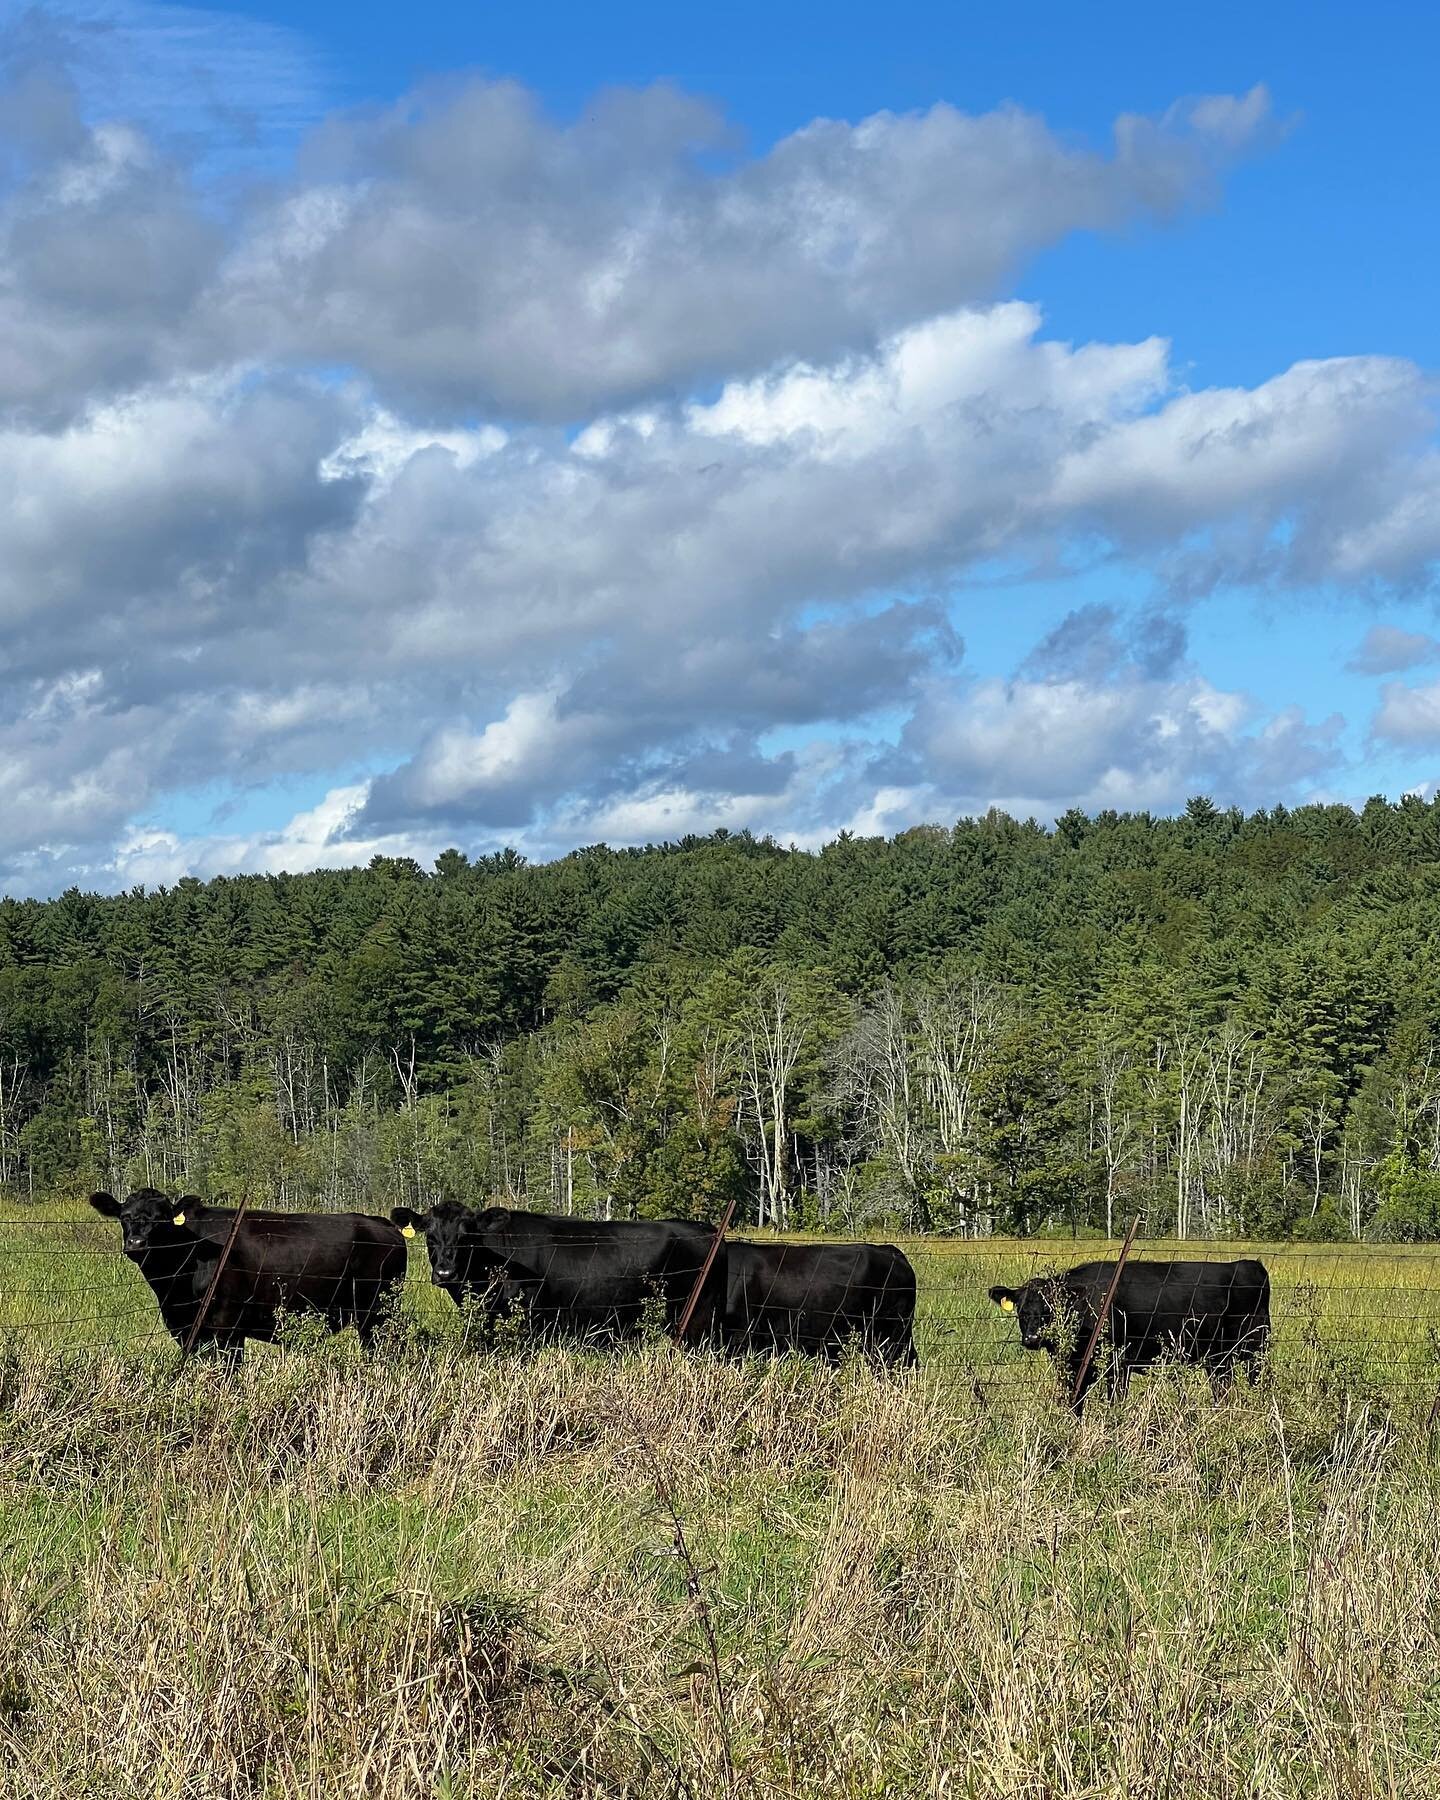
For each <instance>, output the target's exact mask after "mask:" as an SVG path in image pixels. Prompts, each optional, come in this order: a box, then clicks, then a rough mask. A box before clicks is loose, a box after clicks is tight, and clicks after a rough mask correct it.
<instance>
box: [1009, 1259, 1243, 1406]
mask: <svg viewBox="0 0 1440 1800" xmlns="http://www.w3.org/2000/svg"><path fill="white" fill-rule="evenodd" d="M1114 1275H1115V1264H1114V1263H1113V1262H1091V1263H1081V1264H1080V1266H1079V1267H1078V1268H1074V1269H1068V1270H1066V1271H1065V1272H1064V1273H1063V1274H1059V1275H1041V1276H1037V1277H1036V1278H1035V1279H1034V1280H1032V1281H1027V1282H1026V1283H1025V1284H1024V1286H1023V1287H1018V1288H1007V1287H992V1288H991V1289H990V1298H991V1299H992V1300H993V1301H995V1303H996V1304H997V1305H998V1306H1000V1307H1001V1308H1003V1310H1004V1311H1006V1312H1013V1313H1014V1314H1015V1315H1016V1320H1017V1322H1018V1324H1019V1326H1020V1342H1021V1343H1022V1344H1023V1345H1024V1346H1025V1348H1026V1349H1027V1350H1048V1351H1049V1352H1050V1354H1051V1355H1052V1356H1053V1357H1054V1358H1055V1361H1056V1365H1057V1368H1058V1369H1059V1370H1060V1371H1061V1372H1062V1375H1063V1378H1064V1382H1065V1392H1066V1395H1067V1397H1068V1396H1069V1395H1070V1394H1071V1393H1072V1392H1073V1391H1074V1387H1075V1379H1076V1377H1077V1375H1078V1374H1079V1373H1080V1364H1081V1361H1082V1359H1083V1358H1084V1355H1085V1348H1086V1346H1087V1345H1088V1343H1089V1342H1090V1335H1091V1333H1092V1332H1093V1331H1094V1329H1095V1321H1096V1319H1097V1318H1098V1317H1099V1314H1100V1308H1101V1306H1102V1305H1103V1304H1104V1299H1105V1293H1106V1290H1107V1289H1108V1288H1109V1286H1110V1283H1111V1281H1112V1279H1113V1278H1114ZM1269 1341H1270V1277H1269V1275H1268V1274H1267V1273H1266V1270H1265V1265H1264V1263H1260V1262H1256V1261H1254V1259H1253V1258H1250V1257H1245V1258H1242V1259H1241V1260H1240V1261H1238V1262H1133V1263H1127V1264H1126V1266H1125V1269H1124V1271H1123V1272H1122V1274H1121V1276H1120V1282H1119V1285H1118V1286H1117V1288H1116V1290H1115V1299H1114V1301H1113V1302H1112V1304H1111V1307H1110V1315H1109V1317H1108V1319H1107V1320H1106V1323H1105V1330H1104V1332H1103V1333H1102V1335H1101V1340H1100V1342H1099V1343H1098V1344H1097V1345H1096V1349H1095V1356H1094V1358H1093V1359H1092V1361H1091V1363H1090V1367H1089V1369H1088V1370H1087V1371H1086V1375H1085V1381H1084V1385H1083V1386H1082V1388H1081V1390H1080V1392H1079V1394H1078V1395H1076V1396H1075V1399H1074V1402H1073V1404H1074V1407H1075V1411H1076V1412H1077V1413H1079V1412H1080V1410H1081V1408H1082V1406H1083V1405H1084V1402H1085V1394H1086V1391H1087V1390H1088V1389H1089V1388H1090V1386H1091V1384H1092V1383H1093V1382H1094V1381H1095V1380H1096V1378H1097V1376H1098V1374H1099V1367H1098V1365H1099V1364H1100V1363H1101V1362H1103V1363H1104V1364H1105V1366H1106V1369H1107V1374H1108V1384H1109V1390H1110V1395H1111V1398H1112V1399H1113V1398H1114V1397H1115V1395H1116V1394H1119V1393H1123V1392H1124V1391H1125V1389H1126V1387H1127V1386H1128V1385H1129V1381H1130V1376H1131V1374H1132V1373H1133V1372H1134V1371H1135V1370H1136V1369H1145V1368H1149V1367H1150V1366H1151V1365H1152V1364H1153V1363H1156V1362H1158V1361H1160V1360H1161V1358H1163V1357H1174V1358H1177V1359H1178V1360H1180V1361H1182V1362H1188V1363H1195V1364H1198V1365H1200V1366H1201V1367H1203V1368H1205V1369H1206V1370H1207V1371H1208V1372H1209V1375H1210V1379H1211V1382H1212V1384H1213V1385H1214V1387H1215V1388H1216V1390H1217V1391H1218V1390H1219V1389H1220V1387H1221V1386H1223V1385H1224V1384H1225V1383H1226V1382H1228V1381H1229V1380H1230V1378H1231V1376H1232V1375H1233V1374H1234V1373H1235V1370H1236V1368H1237V1367H1240V1368H1243V1369H1244V1370H1245V1373H1246V1375H1247V1377H1249V1378H1250V1379H1252V1380H1253V1379H1254V1375H1255V1369H1256V1365H1257V1363H1258V1362H1259V1359H1260V1358H1261V1356H1262V1355H1263V1354H1264V1352H1265V1348H1266V1345H1267V1344H1268V1343H1269Z"/></svg>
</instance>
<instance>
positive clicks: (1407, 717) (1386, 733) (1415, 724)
mask: <svg viewBox="0 0 1440 1800" xmlns="http://www.w3.org/2000/svg"><path fill="white" fill-rule="evenodd" d="M1370 729H1371V731H1372V733H1373V734H1374V736H1375V737H1377V738H1380V739H1382V740H1384V742H1386V743H1389V744H1399V745H1402V746H1404V747H1406V748H1410V749H1428V748H1430V747H1431V746H1433V745H1435V744H1440V681H1432V682H1428V683H1426V684H1425V685H1423V686H1421V687H1407V686H1406V685H1405V683H1404V682H1402V681H1387V682H1386V683H1385V685H1384V686H1383V687H1382V688H1381V690H1380V705H1379V706H1378V707H1377V708H1376V712H1375V717H1374V720H1373V721H1372V723H1371V727H1370Z"/></svg>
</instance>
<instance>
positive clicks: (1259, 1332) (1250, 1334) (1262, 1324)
mask: <svg viewBox="0 0 1440 1800" xmlns="http://www.w3.org/2000/svg"><path fill="white" fill-rule="evenodd" d="M1253 1266H1254V1267H1255V1268H1256V1269H1257V1270H1258V1271H1259V1275H1260V1279H1259V1281H1258V1282H1257V1283H1256V1284H1255V1304H1254V1306H1253V1307H1252V1308H1251V1310H1250V1314H1249V1317H1248V1318H1247V1319H1246V1321H1245V1323H1244V1325H1243V1326H1242V1327H1241V1331H1240V1338H1239V1342H1238V1343H1237V1344H1236V1346H1235V1352H1236V1356H1237V1357H1238V1359H1239V1361H1240V1362H1241V1363H1243V1364H1244V1367H1245V1372H1246V1374H1247V1375H1248V1376H1249V1377H1250V1379H1251V1380H1252V1381H1253V1380H1254V1379H1255V1375H1256V1372H1257V1370H1258V1368H1259V1365H1260V1363H1261V1362H1262V1361H1263V1360H1264V1358H1265V1354H1266V1352H1267V1351H1268V1350H1269V1348H1270V1271H1269V1270H1268V1269H1267V1268H1266V1267H1265V1265H1264V1263H1262V1262H1255V1263H1254V1264H1253Z"/></svg>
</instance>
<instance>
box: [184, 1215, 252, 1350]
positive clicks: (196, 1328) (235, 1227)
mask: <svg viewBox="0 0 1440 1800" xmlns="http://www.w3.org/2000/svg"><path fill="white" fill-rule="evenodd" d="M249 1204H250V1197H249V1195H248V1194H242V1195H241V1198H240V1204H239V1205H238V1206H237V1207H236V1208H235V1217H234V1219H233V1221H232V1222H231V1225H230V1235H229V1237H227V1238H226V1240H225V1246H224V1248H223V1249H222V1250H221V1252H220V1260H219V1261H218V1262H217V1263H216V1264H215V1273H214V1274H213V1275H212V1276H211V1277H210V1285H209V1287H207V1288H206V1290H205V1298H204V1299H203V1300H202V1301H201V1302H200V1310H199V1312H197V1313H196V1315H195V1323H194V1324H193V1325H192V1326H191V1327H190V1329H189V1331H188V1332H186V1334H185V1342H184V1343H183V1344H182V1345H181V1346H180V1354H181V1355H182V1356H188V1355H189V1354H190V1352H191V1351H192V1350H193V1349H194V1348H195V1340H196V1338H197V1337H199V1335H200V1327H201V1326H202V1325H203V1324H204V1323H205V1316H206V1314H207V1313H208V1312H209V1311H210V1302H211V1301H212V1300H213V1299H214V1298H215V1289H216V1288H217V1287H218V1286H219V1283H220V1277H221V1275H222V1274H224V1272H225V1265H226V1263H227V1262H229V1260H230V1252H231V1251H232V1250H233V1249H234V1248H235V1239H236V1236H237V1235H238V1233H239V1230H240V1221H241V1220H242V1219H243V1218H244V1217H245V1208H246V1207H247V1206H248V1205H249Z"/></svg>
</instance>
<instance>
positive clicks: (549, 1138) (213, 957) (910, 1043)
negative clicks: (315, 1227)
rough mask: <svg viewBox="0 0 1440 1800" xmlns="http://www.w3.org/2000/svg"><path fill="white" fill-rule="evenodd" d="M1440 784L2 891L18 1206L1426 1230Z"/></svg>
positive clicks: (875, 1224) (5, 1105) (1427, 1233)
mask: <svg viewBox="0 0 1440 1800" xmlns="http://www.w3.org/2000/svg"><path fill="white" fill-rule="evenodd" d="M1437 1047H1440V800H1437V801H1431V802H1426V801H1424V800H1422V799H1420V798H1418V797H1415V796H1408V797H1406V798H1405V799H1403V800H1401V801H1400V802H1398V803H1396V804H1392V803H1390V802H1387V801H1385V800H1383V799H1373V800H1371V801H1369V802H1368V803H1367V804H1366V805H1365V806H1364V808H1363V809H1361V810H1359V811H1356V810H1354V809H1352V808H1350V807H1347V806H1343V805H1313V806H1306V807H1301V808H1298V809H1294V810H1287V809H1285V808H1284V807H1276V808H1275V809H1274V810H1272V811H1268V812H1267V811H1262V812H1256V813H1253V814H1249V815H1245V814H1242V813H1240V812H1238V811H1224V810H1221V809H1219V808H1217V807H1216V806H1215V805H1213V804H1212V803H1211V802H1210V801H1209V800H1208V799H1205V798H1203V797H1196V798H1195V799H1192V800H1191V801H1190V802H1189V803H1188V805H1187V806H1186V808H1185V811H1184V812H1183V813H1182V814H1180V815H1179V816H1176V817H1152V816H1150V815H1148V814H1143V813H1132V814H1118V813H1113V812H1110V813H1101V814H1099V815H1098V816H1096V817H1093V818H1091V817H1088V816H1086V815H1084V814H1082V813H1079V812H1071V813H1068V814H1066V815H1065V816H1064V817H1062V818H1061V819H1059V820H1058V821H1057V823H1056V824H1055V826H1054V827H1053V828H1046V827H1043V826H1041V825H1039V824H1036V823H1035V822H1034V821H1025V822H1020V821H1017V820H1015V819H1013V818H1010V817H1009V816H1007V815H1005V814H1003V813H1000V812H991V813H989V814H988V815H986V816H985V817H983V818H975V819H964V820H961V821H960V822H959V823H957V824H956V825H955V826H954V827H953V828H949V827H939V826H923V827H918V828H916V829H913V830H910V831H907V832H904V833H902V834H901V835H899V836H898V837H896V838H894V839H893V840H885V839H879V838H873V839H865V838H857V837H853V836H849V835H842V836H840V837H839V838H837V839H836V840H835V841H834V842H832V843H829V844H827V845H826V846H825V847H824V848H823V849H821V850H819V851H813V852H812V851H803V850H798V849H794V848H789V849H787V848H785V847H782V846H781V845H779V844H777V843H775V842H773V841H771V840H768V839H757V838H753V837H750V836H748V835H744V834H740V835H735V834H728V833H725V832H717V833H715V834H714V835H713V836H710V837H703V838H696V837H689V838H685V839H683V840H682V841H680V842H677V843H666V844H660V845H653V846H650V847H647V848H645V849H637V850H623V849H622V850H612V849H608V848H606V847H605V846H604V845H597V846H594V847H591V848H587V849H583V850H578V851H576V852H574V853H573V854H571V855H568V856H566V857H563V858H562V859H560V860H558V861H555V862H552V863H548V864H544V865H534V866H531V865H528V864H527V863H526V862H525V860H524V859H523V858H522V857H520V856H518V855H517V854H516V853H514V852H513V851H510V850H505V851H500V852H498V853H495V854H493V855H488V856H484V857H480V858H476V859H471V858H467V857H466V856H465V855H463V854H461V853H460V852H459V851H456V850H447V851H446V852H445V853H444V854H443V855H441V856H440V857H439V858H438V859H437V861H436V863H435V866H434V868H433V869H432V870H429V871H427V870H425V869H422V868H421V867H420V866H419V865H418V864H417V863H415V862H412V861H409V860H405V859H394V858H388V859H387V858H378V857H377V858H376V859H375V860H374V861H372V862H371V864H370V865H369V866H368V867H367V868H363V869H361V868H355V869H345V870H337V871H322V872H319V873H314V874H305V875H273V876H236V877H226V878H220V879H216V880H212V881H209V882H204V883H202V882H200V881H197V880H191V879H187V880H182V881H180V882H179V883H178V884H177V885H176V886H175V887H173V888H168V889H160V890H158V891H155V892H145V891H141V890H136V891H134V892H131V893H125V894H120V895H114V896H100V895H94V894H85V893H81V892H80V891H78V890H76V889H71V890H70V891H68V892H66V893H64V894H62V895H60V896H59V897H58V898H56V899H53V900H48V901H36V900H16V899H4V900H3V901H0V1204H3V1206H4V1207H5V1208H6V1209H7V1210H8V1211H9V1212H11V1213H12V1214H17V1213H21V1212H23V1209H24V1208H25V1206H26V1205H27V1204H29V1203H31V1202H33V1201H37V1200H41V1199H47V1200H48V1199H51V1198H54V1197H55V1196H57V1195H61V1196H63V1195H67V1194H73V1193H79V1192H82V1191H88V1190H89V1189H90V1188H91V1187H93V1186H97V1185H99V1186H106V1187H112V1188H115V1187H125V1186H129V1185H135V1184H138V1183H141V1182H147V1183H153V1184H154V1185H156V1186H160V1187H164V1188H167V1189H183V1190H185V1191H192V1192H198V1193H201V1194H204V1195H206V1196H207V1197H214V1196H217V1195H220V1194H228V1195H230V1196H231V1197H232V1198H233V1197H237V1196H239V1195H240V1194H247V1195H248V1196H249V1197H250V1198H251V1199H252V1200H253V1201H256V1202H260V1201H266V1202H269V1203H278V1204H282V1205H307V1206H315V1207H344V1208H357V1209H361V1210H366V1211H380V1210H384V1209H386V1208H388V1207H389V1206H390V1205H391V1204H393V1203H396V1202H401V1201H404V1202H413V1201H416V1200H420V1201H425V1200H429V1199H433V1198H434V1197H437V1196H449V1197H453V1198H457V1199H462V1200H469V1201H474V1202H476V1203H480V1204H484V1203H487V1202H489V1201H492V1200H507V1201H509V1202H512V1203H514V1204H518V1205H524V1206H530V1207H535V1208H539V1209H543V1210H547V1211H557V1212H576V1213H581V1214H586V1215H591V1216H605V1217H616V1218H620V1217H634V1216H654V1217H698V1218H706V1219H713V1218H716V1217H718V1216H719V1215H720V1214H721V1212H723V1210H724V1208H725V1206H726V1205H727V1204H728V1203H729V1202H730V1201H731V1200H732V1199H733V1200H735V1201H736V1202H737V1213H736V1217H737V1220H738V1221H739V1222H740V1223H742V1224H744V1225H748V1226H751V1227H769V1228H776V1229H788V1230H809V1231H833V1232H847V1233H850V1232H857V1231H864V1232H873V1231H876V1230H881V1229H883V1230H885V1231H887V1232H890V1233H907V1232H916V1233H919V1232H926V1233H930V1232H933V1233H950V1234H962V1235H965V1236H982V1235H987V1234H990V1233H1007V1234H1025V1233H1032V1232H1065V1233H1071V1232H1074V1233H1083V1234H1092V1235H1093V1234H1095V1233H1100V1232H1103V1233H1106V1234H1112V1235H1113V1234H1114V1233H1115V1232H1116V1231H1118V1230H1119V1229H1123V1225H1124V1223H1125V1222H1126V1220H1128V1218H1129V1217H1130V1215H1131V1214H1132V1213H1134V1212H1136V1211H1143V1212H1144V1213H1145V1215H1146V1222H1147V1230H1148V1231H1149V1232H1150V1234H1151V1235H1160V1234H1162V1233H1165V1234H1174V1235H1177V1236H1180V1237H1196V1238H1200V1237H1205V1238H1215V1237H1226V1236H1234V1237H1249V1238H1272V1239H1273V1238H1280V1237H1293V1238H1327V1239H1347V1238H1365V1239H1376V1240H1390V1241H1395V1240H1417V1239H1430V1238H1435V1237H1440V1055H1437Z"/></svg>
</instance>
